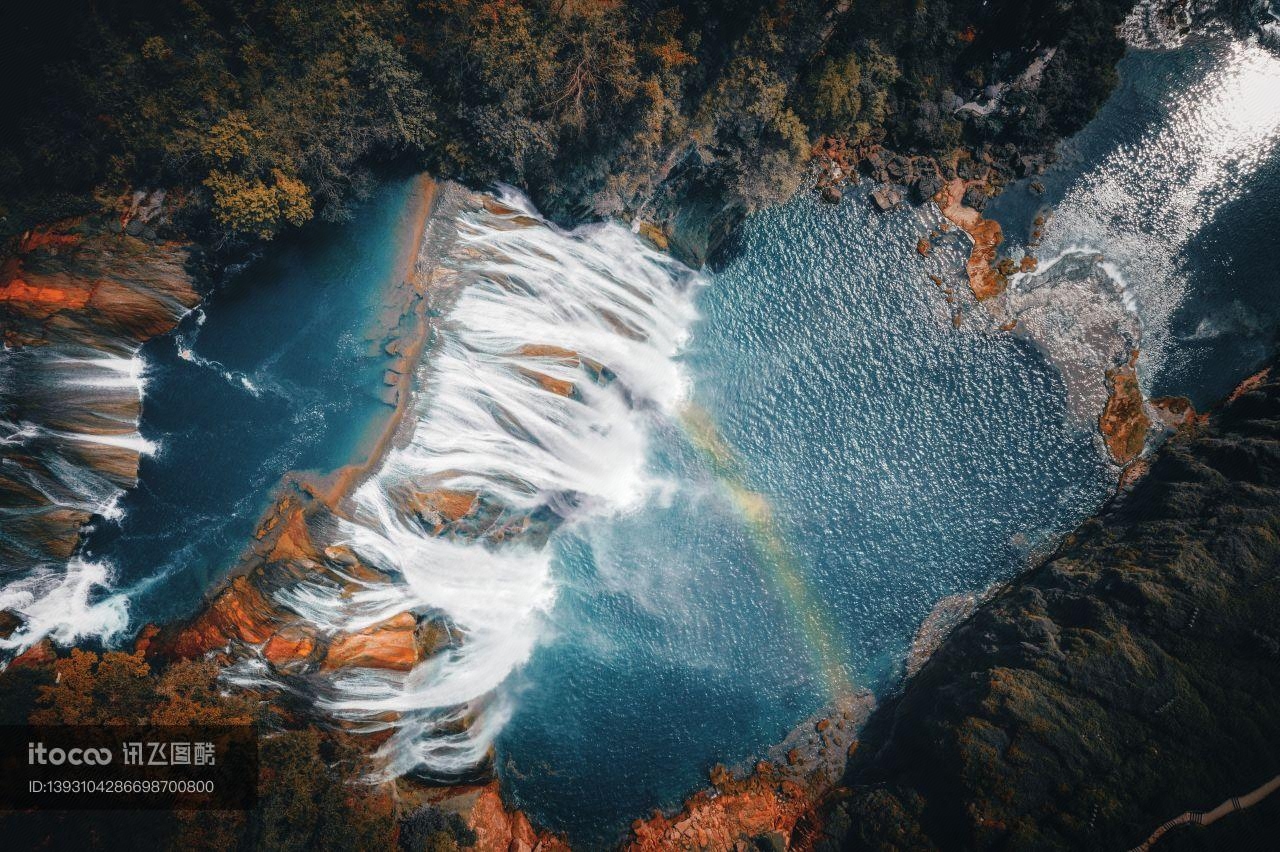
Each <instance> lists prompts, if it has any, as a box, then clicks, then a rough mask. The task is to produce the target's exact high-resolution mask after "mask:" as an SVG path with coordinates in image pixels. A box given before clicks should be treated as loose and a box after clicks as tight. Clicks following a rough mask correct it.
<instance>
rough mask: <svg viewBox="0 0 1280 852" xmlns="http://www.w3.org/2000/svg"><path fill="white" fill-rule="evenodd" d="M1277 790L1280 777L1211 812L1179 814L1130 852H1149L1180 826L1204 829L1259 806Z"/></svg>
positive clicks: (1231, 799)
mask: <svg viewBox="0 0 1280 852" xmlns="http://www.w3.org/2000/svg"><path fill="white" fill-rule="evenodd" d="M1277 789H1280V775H1277V776H1276V777H1274V778H1272V779H1271V780H1270V781H1268V782H1267V783H1265V784H1263V785H1262V786H1261V787H1258V788H1257V789H1256V790H1252V791H1250V792H1248V793H1245V794H1244V795H1243V796H1232V797H1231V798H1230V799H1227V800H1226V801H1225V802H1223V803H1222V804H1220V805H1218V806H1217V807H1216V808H1214V809H1213V810H1211V811H1187V812H1186V813H1183V814H1179V815H1178V816H1176V817H1174V818H1173V819H1171V820H1169V821H1168V822H1166V823H1165V824H1164V825H1162V826H1160V827H1159V828H1157V829H1156V830H1155V831H1153V832H1152V833H1151V836H1150V837H1148V838H1147V839H1146V840H1144V841H1143V842H1142V843H1139V844H1138V845H1137V846H1135V847H1133V848H1132V849H1130V850H1129V852H1147V850H1149V849H1150V848H1151V847H1152V846H1154V845H1155V844H1156V843H1157V842H1158V841H1159V840H1160V838H1161V837H1163V836H1164V835H1165V834H1166V833H1167V832H1169V831H1172V830H1173V829H1175V828H1177V827H1179V826H1182V825H1197V826H1200V827H1204V826H1206V825H1210V824H1212V823H1215V822H1217V821H1218V820H1220V819H1222V818H1223V817H1224V816H1226V815H1227V814H1230V813H1235V812H1236V811H1242V810H1244V809H1245V808H1250V807H1253V806H1254V805H1256V804H1258V802H1261V801H1262V800H1263V799H1265V798H1267V796H1270V795H1271V794H1272V793H1274V792H1275V791H1276V790H1277Z"/></svg>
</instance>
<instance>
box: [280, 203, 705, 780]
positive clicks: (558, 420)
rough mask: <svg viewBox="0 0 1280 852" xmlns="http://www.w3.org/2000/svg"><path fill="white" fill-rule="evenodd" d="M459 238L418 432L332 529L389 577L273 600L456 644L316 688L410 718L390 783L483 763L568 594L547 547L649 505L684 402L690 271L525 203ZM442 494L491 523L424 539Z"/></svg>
mask: <svg viewBox="0 0 1280 852" xmlns="http://www.w3.org/2000/svg"><path fill="white" fill-rule="evenodd" d="M477 208H478V206H477ZM456 228H457V236H456V241H455V242H454V244H453V247H452V249H451V250H450V251H449V252H448V253H447V256H446V257H443V258H441V259H440V270H438V272H437V274H438V275H439V276H440V277H441V279H442V280H446V279H447V280H448V281H449V282H450V284H451V288H456V294H457V295H456V301H455V302H454V304H453V305H452V307H451V308H449V309H448V312H447V316H446V318H445V319H444V321H443V323H442V326H441V330H440V335H439V339H438V341H437V342H436V345H435V346H434V347H433V349H434V351H433V352H432V353H431V355H430V358H429V359H428V360H427V361H426V363H424V364H423V365H422V366H421V367H420V368H419V371H418V375H417V380H418V388H419V395H418V398H417V402H416V408H415V410H414V412H413V413H414V415H415V416H416V421H415V422H414V423H413V426H412V432H411V435H410V436H409V439H408V441H407V443H405V444H404V445H402V446H399V447H397V448H396V449H394V450H393V451H392V452H391V453H390V455H389V457H388V458H387V459H386V460H385V462H384V464H383V465H382V467H381V469H380V470H379V471H378V472H377V474H376V475H375V476H373V477H372V478H371V479H369V480H368V481H367V482H365V483H364V484H363V485H362V486H361V487H360V488H359V489H358V491H357V493H356V494H355V496H354V504H355V509H354V511H353V512H352V513H351V518H350V519H349V520H344V521H342V522H341V523H340V532H339V534H338V535H337V537H336V538H337V541H338V543H340V544H345V545H347V546H349V547H350V548H351V549H352V550H353V551H354V552H355V553H356V554H358V556H359V557H360V559H361V561H362V562H364V563H366V564H368V565H370V566H373V567H374V568H377V569H379V570H380V571H381V572H383V573H384V574H386V575H387V576H389V577H391V578H393V582H392V583H390V584H388V583H375V584H368V585H367V586H365V587H364V589H363V590H362V591H358V592H356V593H354V594H350V593H348V594H346V595H345V596H343V595H341V594H340V593H339V592H337V591H336V590H333V589H331V588H327V587H324V586H321V585H319V584H313V583H303V584H301V585H299V586H293V587H291V588H289V589H288V590H286V591H283V592H281V593H279V594H278V595H277V602H279V603H281V604H283V605H284V606H286V607H287V608H288V609H290V610H292V611H294V612H296V613H298V614H299V615H301V616H302V617H303V618H304V619H305V620H306V621H307V622H308V623H311V624H317V625H321V626H323V627H327V628H330V629H341V630H343V631H347V632H350V631H353V630H359V629H361V628H364V627H367V626H369V625H372V624H375V623H377V622H379V621H382V620H384V619H386V618H389V617H391V616H393V615H394V614H396V613H400V612H405V611H411V612H415V613H431V614H434V615H438V616H440V617H441V618H443V619H444V620H445V621H447V623H448V624H449V625H451V632H454V633H456V634H457V635H459V636H460V637H461V638H460V641H458V642H456V643H454V644H453V645H452V646H451V647H449V648H447V649H445V650H443V651H441V652H439V653H437V654H435V655H433V656H431V657H430V658H428V659H427V660H426V661H425V662H423V663H421V664H420V665H418V666H417V667H416V668H415V669H413V670H412V671H411V672H409V673H408V674H399V673H388V672H384V671H374V670H370V669H358V670H354V671H353V670H345V671H343V672H342V673H340V674H338V675H336V676H334V677H333V678H332V680H331V681H330V682H329V683H328V684H327V685H326V686H322V687H321V690H320V691H321V697H320V704H321V706H322V707H323V708H324V709H326V710H327V711H329V712H331V713H333V714H335V715H336V716H338V717H340V718H345V719H348V720H351V721H353V722H357V723H360V722H362V723H365V724H366V726H370V727H377V726H379V725H380V724H385V723H381V722H380V721H379V720H380V719H385V718H386V717H387V716H386V714H388V713H394V714H397V715H398V719H397V721H396V723H395V727H396V732H395V734H394V735H393V737H392V739H391V740H390V741H389V742H388V743H387V744H386V746H384V748H383V749H382V752H381V754H382V756H383V757H384V758H385V759H386V771H387V772H388V773H389V774H399V773H403V772H406V771H409V770H412V769H414V768H420V769H423V770H425V771H428V772H434V773H443V774H456V773H460V772H465V771H466V770H469V769H471V768H474V767H475V766H477V765H478V764H480V763H481V762H482V761H483V760H484V759H485V757H486V754H487V752H488V750H489V747H490V745H491V743H492V742H493V739H494V737H495V736H496V735H497V733H498V731H499V730H500V729H501V726H502V723H503V722H504V721H505V719H506V716H507V709H506V702H505V699H504V697H503V696H502V695H500V694H497V691H498V690H499V687H500V685H501V684H502V683H503V681H504V680H505V679H506V678H507V677H508V675H509V674H510V673H511V672H512V671H513V670H514V669H515V668H517V667H518V666H520V665H521V664H522V663H523V662H524V661H525V660H527V659H528V658H529V656H530V654H531V652H532V650H533V648H534V646H535V644H536V642H537V641H538V638H539V635H540V633H541V632H542V629H543V627H544V625H545V623H546V621H547V618H548V614H549V613H550V611H551V608H552V604H553V602H554V599H555V581H554V579H553V577H552V576H551V559H550V554H549V553H548V552H547V550H546V548H545V546H544V545H545V540H546V536H547V535H548V534H549V533H550V532H551V531H553V530H554V528H555V527H556V526H557V525H559V524H561V523H564V522H566V521H569V522H572V521H574V520H577V519H581V518H583V517H587V516H592V515H599V514H601V513H616V512H625V511H627V510H628V509H630V508H634V507H638V506H639V505H641V504H642V502H643V500H644V498H645V496H646V495H647V494H649V493H650V492H651V490H652V488H653V487H654V485H655V483H653V482H651V481H648V480H647V478H646V473H645V460H646V452H647V439H646V435H647V431H648V429H649V427H650V421H651V420H652V419H654V418H668V417H671V416H672V415H673V414H674V413H675V412H676V410H677V408H678V406H679V405H680V402H681V400H682V399H683V397H684V395H685V393H686V379H685V377H684V375H683V374H682V371H681V368H680V365H679V363H678V360H677V355H678V353H679V352H680V349H681V347H682V345H683V344H684V342H685V340H686V337H687V335H688V333H689V329H690V326H691V324H692V323H693V321H694V319H695V311H694V308H693V290H694V288H695V286H696V282H697V278H696V276H695V275H694V273H692V272H691V271H690V270H688V269H686V268H685V267H683V266H681V265H679V264H678V263H676V262H674V261H673V260H671V259H670V258H669V257H666V256H664V255H662V254H660V253H659V252H657V251H654V250H653V249H651V248H649V247H647V246H646V245H645V244H644V243H643V242H642V241H641V240H640V239H639V238H637V237H636V236H635V235H633V234H631V233H630V232H628V231H627V230H625V229H624V228H622V227H621V226H619V225H617V224H607V225H594V226H589V227H585V228H581V229H579V230H576V231H573V232H565V231H562V230H560V229H558V228H555V227H554V226H552V225H550V224H549V223H547V222H546V221H544V220H542V219H541V218H540V217H538V215H537V214H536V213H535V212H534V211H533V210H532V209H531V208H530V207H529V205H528V203H527V202H526V201H525V200H524V199H522V198H521V197H519V196H518V195H517V194H515V193H514V192H507V193H506V194H505V195H504V197H503V198H502V204H501V205H492V204H489V205H486V206H485V207H484V208H478V209H471V210H468V211H466V212H463V213H462V214H460V216H459V218H458V220H457V222H456ZM437 492H450V493H462V494H466V495H473V497H472V499H474V500H475V501H476V503H475V505H480V506H483V507H485V509H486V510H487V511H488V512H489V514H488V515H487V517H486V520H485V521H484V522H483V525H482V526H481V528H477V529H470V530H468V531H467V532H466V533H464V534H459V535H453V536H451V537H439V536H438V534H437V533H435V532H433V531H432V530H430V529H429V528H428V525H427V524H426V523H425V522H424V520H423V519H422V518H421V516H420V514H419V512H418V510H417V508H416V507H418V506H420V501H419V500H418V499H417V497H416V495H422V494H430V493H437ZM477 523H478V524H479V523H480V522H477Z"/></svg>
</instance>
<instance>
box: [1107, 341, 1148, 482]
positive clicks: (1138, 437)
mask: <svg viewBox="0 0 1280 852" xmlns="http://www.w3.org/2000/svg"><path fill="white" fill-rule="evenodd" d="M1137 360H1138V352H1137V350H1136V349H1135V350H1134V351H1133V352H1132V353H1131V354H1130V357H1129V363H1128V364H1126V365H1124V366H1123V367H1117V368H1116V369H1113V370H1108V371H1107V374H1106V381H1107V385H1108V387H1107V394H1108V395H1107V403H1106V405H1105V406H1103V409H1102V414H1101V415H1100V416H1099V417H1098V431H1099V432H1101V433H1102V439H1103V442H1104V443H1105V444H1106V445H1107V452H1109V453H1110V454H1111V458H1112V459H1113V460H1114V461H1115V463H1116V464H1118V465H1120V466H1121V467H1124V466H1125V465H1127V464H1129V463H1130V462H1131V461H1133V460H1134V459H1135V458H1137V457H1138V454H1139V453H1141V452H1142V448H1143V447H1144V446H1146V441H1147V432H1148V431H1149V430H1150V429H1151V420H1150V418H1148V417H1147V413H1146V411H1145V410H1144V408H1143V404H1142V402H1143V400H1142V389H1141V388H1140V387H1139V386H1138V373H1137V370H1136V368H1135V365H1136V363H1137Z"/></svg>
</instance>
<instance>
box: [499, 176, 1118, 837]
mask: <svg viewBox="0 0 1280 852" xmlns="http://www.w3.org/2000/svg"><path fill="white" fill-rule="evenodd" d="M927 230H928V228H927V227H926V226H925V225H924V224H923V223H922V221H921V220H919V219H918V218H917V217H916V214H914V213H912V212H899V213H897V214H894V215H892V216H889V217H883V216H879V215H878V214H873V213H872V212H871V210H870V206H869V205H868V204H866V203H865V200H860V201H859V202H858V203H845V204H842V205H840V206H839V207H837V208H834V209H832V208H827V207H823V206H820V205H818V204H817V203H816V202H814V201H812V200H810V199H808V198H800V199H797V200H796V201H794V202H792V203H791V204H789V205H787V206H786V207H783V208H780V209H776V210H771V211H767V212H765V213H762V214H759V215H756V216H754V217H753V218H752V219H751V220H750V221H749V222H748V223H747V225H746V227H745V229H744V231H743V235H742V245H741V246H740V251H739V252H738V253H737V255H736V258H735V259H734V260H732V261H731V262H730V263H729V264H728V266H727V267H726V268H725V269H724V270H723V271H721V272H719V273H718V274H715V275H713V276H711V280H710V282H709V284H708V286H707V287H706V288H705V289H704V290H703V291H702V292H701V294H700V297H699V300H698V305H699V308H700V312H701V314H702V321H701V322H700V323H698V324H697V326H696V327H695V328H694V330H693V338H692V342H691V345H690V347H689V351H688V354H687V358H686V365H685V366H686V370H687V373H688V375H689V377H690V378H691V380H692V385H693V391H692V400H693V404H694V407H695V409H696V410H698V411H700V412H703V413H704V414H703V415H702V417H703V418H704V419H705V420H709V421H710V422H712V423H714V428H715V429H716V430H718V433H719V435H718V441H719V442H721V444H722V446H721V452H720V453H718V454H711V455H709V454H708V453H707V451H706V450H705V444H706V438H705V435H703V434H702V432H703V431H704V430H699V429H693V430H690V429H689V428H687V424H686V427H685V428H682V427H681V424H669V425H668V427H667V428H659V429H658V430H657V434H656V435H655V436H654V439H653V440H654V445H653V454H652V456H653V458H652V467H653V470H654V471H655V475H658V476H665V477H668V479H669V487H668V490H667V491H666V492H664V493H663V494H662V495H661V496H660V497H658V498H656V499H655V500H654V501H653V502H652V504H651V505H649V506H647V507H645V508H644V509H643V510H640V511H638V512H636V513H634V514H632V515H629V516H626V517H622V518H612V519H606V520H597V521H592V522H589V523H587V524H585V525H579V526H576V527H573V528H571V529H570V530H569V531H568V532H567V533H566V534H564V535H562V536H561V538H560V541H559V552H558V560H557V563H556V567H555V573H556V580H557V582H558V583H559V584H560V585H561V593H560V598H559V601H558V604H557V607H556V609H555V611H554V620H555V634H554V635H553V636H551V637H550V638H549V639H548V641H547V642H546V643H544V645H543V646H542V648H541V649H540V651H539V652H538V653H537V654H536V656H535V658H534V659H533V661H532V662H531V663H530V665H528V666H527V667H526V669H525V670H524V671H523V673H522V674H521V675H520V679H521V681H522V683H523V687H522V689H521V690H520V691H519V692H518V695H517V703H516V706H517V710H516V713H515V716H514V718H513V719H512V721H511V723H510V724H509V725H508V727H507V729H506V731H505V733H504V735H503V737H502V739H501V740H500V743H499V751H500V757H501V761H502V769H503V771H504V780H505V781H506V782H508V784H509V787H508V789H509V790H510V791H512V793H513V795H514V798H515V799H516V801H517V802H518V804H519V805H520V806H521V807H524V808H526V809H528V811H529V812H530V813H531V815H533V816H535V817H537V818H539V819H542V820H544V821H545V822H546V824H547V825H550V826H552V827H554V828H556V829H561V830H567V831H569V833H570V836H571V838H572V839H573V840H575V841H576V842H577V843H579V844H582V845H583V846H585V847H587V848H592V847H596V846H604V845H608V844H609V843H610V842H612V841H613V840H615V839H616V837H617V834H618V832H619V831H620V830H622V829H624V828H625V827H626V825H627V824H628V823H629V822H630V821H631V820H632V819H634V818H635V817H636V816H638V815H644V814H647V813H648V812H649V811H650V810H652V808H654V807H655V806H660V807H672V806H675V805H677V804H678V803H679V802H680V801H681V800H682V799H683V798H684V797H685V796H686V795H687V794H688V793H689V792H690V791H691V790H693V789H696V788H698V787H700V786H702V785H704V784H705V783H706V777H707V771H708V769H709V768H710V767H711V766H712V765H713V764H714V763H716V762H726V763H730V764H733V763H738V762H742V761H747V760H750V759H751V758H753V757H755V756H760V755H762V754H763V752H764V751H765V749H766V748H767V747H768V746H769V745H770V744H772V743H774V742H777V741H780V740H781V739H782V737H783V736H784V735H785V733H786V732H787V731H788V730H789V729H790V728H791V727H793V726H794V725H796V724H797V723H798V722H799V721H801V720H802V719H803V718H805V717H806V716H808V715H810V714H812V713H813V712H815V711H817V710H818V709H820V708H821V707H823V706H824V705H825V704H826V703H827V702H829V701H830V700H831V699H832V697H833V695H834V694H835V693H838V692H839V691H840V690H841V689H848V688H850V687H869V688H872V689H875V690H878V691H883V690H884V689H885V688H886V687H888V686H889V685H890V684H892V683H893V682H895V680H896V678H897V677H898V676H899V675H900V673H901V670H902V663H903V659H904V657H905V654H906V651H907V648H908V646H909V644H910V641H911V637H912V636H913V634H914V632H915V630H916V628H917V627H918V625H919V624H920V622H921V620H922V619H924V617H925V616H926V615H927V614H928V613H929V611H930V609H931V608H932V607H933V606H934V604H935V603H936V602H937V601H938V600H939V599H940V598H942V597H944V596H946V595H949V594H952V593H956V592H962V591H963V592H974V591H981V590H983V589H985V588H986V587H988V586H989V585H990V584H991V583H993V582H995V581H997V580H998V579H1001V578H1004V577H1008V576H1010V575H1012V574H1013V573H1015V572H1016V571H1017V570H1018V569H1019V568H1021V567H1022V566H1023V565H1025V564H1026V562H1027V560H1028V558H1029V555H1030V554H1031V553H1032V552H1033V551H1034V550H1035V549H1037V548H1041V547H1044V546H1046V545H1047V544H1048V543H1049V542H1051V541H1052V540H1053V537H1054V536H1055V535H1056V534H1057V533H1060V532H1062V531H1064V530H1065V529H1068V528H1070V527H1072V526H1073V525H1075V524H1076V523H1077V522H1078V521H1079V520H1081V519H1082V518H1083V517H1084V516H1085V515H1087V514H1089V513H1090V512H1092V511H1093V510H1094V509H1096V507H1097V506H1098V504H1099V502H1100V501H1101V500H1102V499H1103V497H1104V495H1105V493H1106V491H1107V489H1108V486H1109V484H1110V481H1111V477H1110V475H1109V473H1108V470H1107V467H1106V465H1105V464H1104V462H1103V461H1102V459H1101V457H1100V456H1099V454H1098V452H1097V450H1096V448H1095V444H1094V441H1093V436H1092V435H1091V434H1090V433H1089V432H1088V431H1087V430H1082V429H1078V428H1075V427H1071V426H1067V425H1066V417H1065V408H1064V390H1063V387H1062V384H1061V380H1060V379H1059V377H1058V375H1057V373H1056V372H1055V371H1054V369H1053V368H1051V367H1050V366H1049V365H1048V364H1047V363H1046V362H1045V361H1044V360H1043V359H1042V358H1041V357H1040V355H1038V354H1037V353H1036V352H1034V351H1032V350H1031V349H1030V348H1029V347H1028V346H1026V345H1025V344H1023V343H1021V342H1019V341H1017V340H1015V339H1014V338H1013V337H1011V336H1008V335H997V334H990V333H986V332H982V331H978V330H976V328H975V330H969V329H966V328H961V329H959V330H957V329H955V328H953V327H952V324H951V321H950V315H949V313H948V312H947V308H946V305H945V302H944V297H943V295H942V294H941V293H940V292H939V291H938V290H937V289H936V288H935V287H934V286H933V285H932V284H931V283H930V282H929V281H928V279H927V277H926V271H931V270H932V267H926V265H925V262H924V261H922V260H921V259H920V258H919V256H918V255H917V254H916V252H915V243H916V240H917V239H918V237H919V236H921V235H923V234H924V233H925V232H927ZM691 431H692V432H693V433H694V437H692V438H691V437H690V432H691ZM744 493H747V494H757V495H759V497H758V498H749V499H747V500H746V501H745V503H746V504H747V505H748V508H744V498H743V497H742V495H743V494H744ZM760 504H764V505H767V506H768V510H769V514H770V516H771V520H770V521H769V522H767V523H761V522H760V521H759V518H758V516H756V515H755V514H753V513H752V512H751V511H750V509H749V506H751V505H760ZM791 574H794V575H795V576H798V577H799V579H800V581H801V583H802V585H803V591H801V592H800V593H798V594H797V593H796V592H794V591H791V590H790V589H789V587H788V585H787V582H786V580H787V577H788V576H790V575H791ZM824 654H826V655H830V656H832V657H834V659H831V660H826V659H824ZM833 668H834V669H835V671H834V672H833V671H832V670H831V669H833ZM833 681H837V682H833ZM602 791H607V793H606V792H602Z"/></svg>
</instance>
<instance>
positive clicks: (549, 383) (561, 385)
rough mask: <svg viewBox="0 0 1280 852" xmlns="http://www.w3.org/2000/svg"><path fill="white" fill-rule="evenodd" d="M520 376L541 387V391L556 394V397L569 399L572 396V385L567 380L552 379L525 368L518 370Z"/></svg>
mask: <svg viewBox="0 0 1280 852" xmlns="http://www.w3.org/2000/svg"><path fill="white" fill-rule="evenodd" d="M520 375H522V376H524V377H526V378H529V379H533V380H534V381H535V382H537V383H538V384H539V385H541V386H542V389H543V390H545V391H547V392H549V393H553V394H556V395H557V396H567V397H571V396H573V394H574V390H575V388H574V384H573V382H571V381H569V380H568V379H557V378H553V377H551V376H548V375H547V374H546V373H539V372H538V371H537V370H529V369H526V368H525V367H521V368H520Z"/></svg>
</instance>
